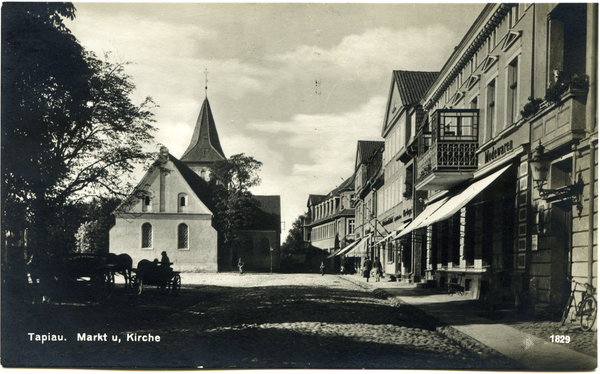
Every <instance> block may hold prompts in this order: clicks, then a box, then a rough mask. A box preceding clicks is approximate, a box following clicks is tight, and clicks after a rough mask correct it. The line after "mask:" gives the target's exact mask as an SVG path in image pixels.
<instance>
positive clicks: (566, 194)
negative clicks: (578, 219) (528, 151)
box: [529, 141, 584, 215]
mask: <svg viewBox="0 0 600 374" xmlns="http://www.w3.org/2000/svg"><path fill="white" fill-rule="evenodd" d="M531 156H532V157H531V159H530V160H529V167H530V169H531V175H532V178H533V181H534V182H535V184H536V186H535V187H536V188H537V189H538V191H539V193H540V197H541V198H542V199H544V200H546V201H547V202H554V201H561V202H568V201H570V202H571V205H576V206H577V212H578V213H579V215H581V212H582V210H583V205H582V204H581V195H582V194H583V186H584V182H583V178H582V176H581V173H579V175H578V177H577V182H575V183H573V184H570V185H568V186H564V187H560V188H556V189H545V188H544V184H546V182H547V181H548V173H549V171H550V167H551V160H550V159H549V158H548V157H547V156H546V155H545V154H544V146H542V142H541V141H540V143H539V145H538V146H537V147H536V148H535V149H534V151H533V152H532V155H531Z"/></svg>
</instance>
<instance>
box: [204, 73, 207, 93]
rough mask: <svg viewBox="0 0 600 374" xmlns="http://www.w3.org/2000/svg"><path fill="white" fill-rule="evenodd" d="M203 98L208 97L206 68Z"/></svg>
mask: <svg viewBox="0 0 600 374" xmlns="http://www.w3.org/2000/svg"><path fill="white" fill-rule="evenodd" d="M204 98H205V99H208V69H204Z"/></svg>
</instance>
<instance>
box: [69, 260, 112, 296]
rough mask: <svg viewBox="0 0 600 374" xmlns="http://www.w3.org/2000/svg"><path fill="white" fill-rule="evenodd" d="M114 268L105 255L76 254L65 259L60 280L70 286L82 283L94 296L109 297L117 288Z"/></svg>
mask: <svg viewBox="0 0 600 374" xmlns="http://www.w3.org/2000/svg"><path fill="white" fill-rule="evenodd" d="M114 268H115V265H114V264H110V263H107V261H106V257H104V256H97V255H85V254H79V255H74V256H70V257H68V258H66V259H65V260H64V262H63V266H62V267H61V269H60V273H59V274H58V280H60V281H62V282H64V283H67V284H68V286H69V288H73V287H75V286H76V285H81V286H83V287H84V288H85V289H88V290H89V291H90V292H91V293H92V295H94V296H99V297H101V298H102V297H103V298H109V297H110V296H111V295H112V294H113V291H114V289H115V269H114Z"/></svg>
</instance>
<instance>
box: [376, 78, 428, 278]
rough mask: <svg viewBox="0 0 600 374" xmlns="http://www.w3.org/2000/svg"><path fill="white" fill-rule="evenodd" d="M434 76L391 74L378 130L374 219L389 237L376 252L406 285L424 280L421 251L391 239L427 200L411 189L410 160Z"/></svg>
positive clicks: (411, 245) (412, 175)
mask: <svg viewBox="0 0 600 374" xmlns="http://www.w3.org/2000/svg"><path fill="white" fill-rule="evenodd" d="M438 74H439V73H438V72H421V71H402V70H397V71H394V72H393V73H392V81H391V84H390V93H389V96H388V102H387V107H386V111H385V115H384V121H383V127H382V132H381V136H382V137H383V138H384V139H385V148H384V151H383V160H382V163H383V165H382V166H383V175H382V177H383V180H382V181H381V182H380V183H382V186H381V187H380V188H379V189H378V205H377V212H378V215H377V217H378V220H379V221H380V222H381V223H382V225H383V226H384V228H385V231H386V232H389V233H391V234H393V235H386V236H385V237H384V238H383V239H384V240H378V241H377V244H378V245H377V248H376V250H377V252H378V254H379V258H380V259H381V262H382V264H383V266H384V270H385V272H386V273H389V274H394V275H398V276H400V277H401V278H404V279H410V280H411V281H415V280H416V281H419V280H420V279H421V277H422V276H423V269H424V267H423V265H424V264H423V262H422V261H421V259H422V257H423V252H422V250H421V249H422V248H421V246H420V244H419V243H412V242H411V241H410V240H405V239H403V240H398V241H397V240H393V237H394V236H395V235H396V234H397V233H398V232H399V231H400V230H401V229H402V228H404V227H405V226H406V225H407V224H408V222H410V221H411V220H412V219H413V217H414V216H416V215H417V214H418V213H419V212H420V210H421V209H422V205H423V204H422V203H421V200H422V198H423V197H426V196H425V195H424V194H423V193H422V192H418V191H416V190H415V188H414V184H415V183H414V182H415V181H414V179H415V173H414V171H415V162H414V157H415V155H416V154H417V142H416V139H417V128H418V126H419V124H420V123H421V122H422V120H423V117H424V115H425V112H424V110H423V108H422V105H421V99H422V97H423V95H424V94H425V93H426V92H427V89H428V88H429V87H430V85H431V84H432V83H433V82H434V80H435V79H436V78H437V76H438Z"/></svg>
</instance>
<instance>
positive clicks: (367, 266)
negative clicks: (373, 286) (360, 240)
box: [363, 255, 373, 282]
mask: <svg viewBox="0 0 600 374" xmlns="http://www.w3.org/2000/svg"><path fill="white" fill-rule="evenodd" d="M372 267H373V266H372V263H371V260H370V259H369V256H368V255H367V256H366V257H365V262H364V263H363V277H365V278H367V282H368V281H369V277H370V276H371V268H372Z"/></svg>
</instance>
